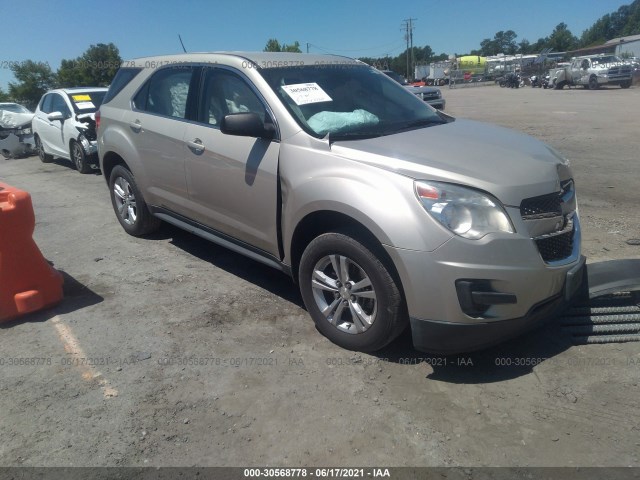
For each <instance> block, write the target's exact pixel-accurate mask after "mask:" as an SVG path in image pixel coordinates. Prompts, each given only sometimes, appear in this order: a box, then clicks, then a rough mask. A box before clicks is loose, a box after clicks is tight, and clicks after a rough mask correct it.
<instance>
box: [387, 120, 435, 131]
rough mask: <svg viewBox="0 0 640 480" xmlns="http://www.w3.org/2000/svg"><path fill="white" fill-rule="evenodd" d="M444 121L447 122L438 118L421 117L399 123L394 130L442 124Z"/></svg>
mask: <svg viewBox="0 0 640 480" xmlns="http://www.w3.org/2000/svg"><path fill="white" fill-rule="evenodd" d="M444 123H447V122H446V121H445V120H442V119H440V118H438V119H435V118H422V119H420V120H412V121H410V122H405V123H401V124H400V125H398V128H397V130H396V131H398V132H401V131H403V130H412V129H415V128H420V127H428V126H430V125H442V124H444Z"/></svg>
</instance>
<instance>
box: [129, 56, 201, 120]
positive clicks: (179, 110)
mask: <svg viewBox="0 0 640 480" xmlns="http://www.w3.org/2000/svg"><path fill="white" fill-rule="evenodd" d="M192 76H193V69H192V68H185V67H177V68H166V69H163V70H160V71H158V72H157V73H155V74H154V75H153V76H152V77H151V78H150V79H149V81H148V82H147V83H146V85H145V86H144V87H143V88H142V89H141V90H140V91H139V92H138V94H137V95H136V96H135V98H134V99H133V103H134V105H135V107H136V108H137V109H139V110H144V111H146V112H149V113H155V114H158V115H164V116H168V117H175V118H185V116H186V112H187V99H188V97H189V84H190V83H191V78H192Z"/></svg>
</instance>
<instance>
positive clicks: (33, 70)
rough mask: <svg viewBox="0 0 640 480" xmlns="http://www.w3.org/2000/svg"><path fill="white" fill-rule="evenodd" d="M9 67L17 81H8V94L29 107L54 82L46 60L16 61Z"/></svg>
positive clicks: (35, 102)
mask: <svg viewBox="0 0 640 480" xmlns="http://www.w3.org/2000/svg"><path fill="white" fill-rule="evenodd" d="M10 68H11V71H12V72H13V76H14V77H15V78H16V80H17V83H13V82H9V96H10V97H11V98H12V99H13V100H14V101H16V102H18V103H22V104H24V105H26V106H27V107H29V108H34V107H35V106H36V105H37V103H38V101H39V100H40V97H42V94H43V93H44V92H46V91H47V90H49V89H50V88H53V87H54V85H55V83H56V76H55V74H54V73H53V72H52V71H51V67H50V66H49V64H48V63H46V62H45V63H43V62H34V61H33V60H26V61H24V62H16V63H14V64H12V65H11V67H10Z"/></svg>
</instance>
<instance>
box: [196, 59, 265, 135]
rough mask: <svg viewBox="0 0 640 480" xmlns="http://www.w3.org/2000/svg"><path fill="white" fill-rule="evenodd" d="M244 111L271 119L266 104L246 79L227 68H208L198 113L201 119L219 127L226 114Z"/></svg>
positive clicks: (263, 118)
mask: <svg viewBox="0 0 640 480" xmlns="http://www.w3.org/2000/svg"><path fill="white" fill-rule="evenodd" d="M242 112H253V113H257V114H258V115H259V116H260V118H261V119H262V121H263V122H265V121H266V122H269V121H270V119H269V116H268V115H267V111H266V109H265V106H264V104H263V103H262V101H261V100H260V98H258V96H257V95H256V94H255V93H254V91H253V90H252V89H251V87H250V86H249V85H248V84H247V82H246V81H245V80H243V79H242V78H240V77H239V76H237V75H235V74H233V73H231V72H228V71H225V70H221V69H209V70H207V71H206V74H205V77H204V82H203V86H202V98H201V101H200V111H199V115H198V118H199V119H200V121H202V122H204V123H206V124H209V125H215V126H218V127H219V126H220V122H221V121H222V118H223V117H224V116H225V115H232V114H234V113H242ZM265 119H266V120H265Z"/></svg>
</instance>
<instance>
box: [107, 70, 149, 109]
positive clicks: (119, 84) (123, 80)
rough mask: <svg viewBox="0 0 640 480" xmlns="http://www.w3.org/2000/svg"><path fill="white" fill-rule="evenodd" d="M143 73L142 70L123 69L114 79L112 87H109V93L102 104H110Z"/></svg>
mask: <svg viewBox="0 0 640 480" xmlns="http://www.w3.org/2000/svg"><path fill="white" fill-rule="evenodd" d="M141 71H142V69H141V68H130V67H127V68H121V69H120V70H118V73H116V76H115V77H113V81H112V82H111V85H109V91H108V92H107V94H106V95H105V97H104V100H102V103H103V104H104V103H109V102H110V101H111V100H112V99H113V98H114V97H115V96H116V95H117V94H119V93H120V92H121V91H122V89H123V88H124V87H126V86H127V84H128V83H129V82H130V81H131V80H133V79H134V78H135V76H136V75H138V74H139V73H140V72H141Z"/></svg>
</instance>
